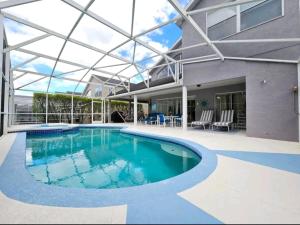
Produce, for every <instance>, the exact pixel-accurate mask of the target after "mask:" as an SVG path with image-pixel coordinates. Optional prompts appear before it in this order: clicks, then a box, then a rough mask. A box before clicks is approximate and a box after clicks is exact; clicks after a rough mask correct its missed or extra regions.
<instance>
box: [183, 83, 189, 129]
mask: <svg viewBox="0 0 300 225" xmlns="http://www.w3.org/2000/svg"><path fill="white" fill-rule="evenodd" d="M187 96H188V93H187V87H186V86H183V87H182V128H183V130H187V122H188V118H187V117H188V109H187V108H188V99H187Z"/></svg>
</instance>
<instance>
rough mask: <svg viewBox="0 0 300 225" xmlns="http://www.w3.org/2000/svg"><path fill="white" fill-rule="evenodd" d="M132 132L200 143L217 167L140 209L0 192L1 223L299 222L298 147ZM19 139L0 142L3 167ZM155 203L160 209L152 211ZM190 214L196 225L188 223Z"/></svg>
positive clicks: (233, 137)
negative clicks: (65, 204) (49, 201)
mask: <svg viewBox="0 0 300 225" xmlns="http://www.w3.org/2000/svg"><path fill="white" fill-rule="evenodd" d="M24 128H26V127H15V128H14V129H24ZM128 129H129V130H131V131H140V132H144V133H150V134H159V135H167V136H170V137H175V138H183V139H186V140H191V141H193V142H196V143H199V144H201V145H203V146H204V147H207V148H208V149H210V150H211V151H213V152H215V153H216V154H217V157H218V165H217V168H216V170H215V171H214V172H213V173H212V174H211V175H210V176H209V177H208V178H207V179H205V180H204V181H202V182H200V183H198V184H196V185H195V186H193V187H191V188H190V189H187V190H184V191H183V192H181V193H178V194H177V197H178V198H173V197H172V198H171V197H169V196H166V197H165V198H164V199H155V198H151V196H149V197H148V196H147V197H145V199H144V201H143V202H140V203H139V204H131V205H120V206H114V207H103V208H88V209H84V208H82V209H78V208H76V209H75V208H60V207H48V206H39V205H30V204H25V203H22V202H18V201H15V200H12V199H10V198H8V197H7V196H5V195H4V194H3V193H2V192H0V212H1V214H0V223H74V222H75V223H106V224H108V223H122V224H123V223H126V222H127V223H133V222H135V223H147V222H148V223H158V222H160V223H168V222H174V221H181V223H183V222H185V223H217V222H220V223H278V224H280V223H300V204H299V202H300V188H299V187H300V144H299V143H294V142H283V141H276V140H266V139H258V138H250V137H246V135H245V133H244V132H230V133H226V132H225V133H223V132H212V131H201V130H188V131H182V129H180V128H163V127H156V126H143V125H141V126H138V127H134V126H131V125H129V128H128ZM15 136H16V135H15V134H9V135H7V136H4V137H2V138H1V139H0V146H1V148H0V149H1V150H0V165H2V163H3V162H4V160H5V157H6V155H7V153H8V150H9V149H10V146H11V145H12V144H13V143H14V139H15ZM0 182H1V178H0ZM96 201H97V200H96ZM99 201H101V199H100V200H99ZM155 203H156V204H157V207H155V208H152V207H153V204H155ZM170 203H171V204H172V207H171V208H168V207H170V206H169V204H170ZM144 208H146V209H147V210H144ZM49 215H51V216H49ZM191 215H193V216H195V215H196V217H197V219H198V222H197V221H195V220H190V217H191ZM179 217H180V220H177V219H178V218H179Z"/></svg>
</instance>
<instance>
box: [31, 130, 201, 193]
mask: <svg viewBox="0 0 300 225" xmlns="http://www.w3.org/2000/svg"><path fill="white" fill-rule="evenodd" d="M200 160H201V159H200V158H199V157H198V156H197V155H196V154H195V153H193V152H191V151H190V150H188V149H186V148H184V147H182V146H180V145H176V144H173V143H169V142H164V141H158V140H154V139H150V138H143V137H138V136H133V135H128V134H122V133H120V132H119V130H115V129H102V128H95V129H91V128H82V129H79V130H77V131H71V132H66V133H64V134H47V135H45V134H43V135H28V136H27V149H26V166H27V169H28V171H29V172H30V173H31V174H32V175H33V177H34V178H35V179H36V180H38V181H41V182H44V183H46V184H51V185H58V186H63V187H78V188H99V189H111V188H121V187H130V186H137V185H143V184H147V183H153V182H157V181H161V180H165V179H167V178H170V177H173V176H176V175H179V174H181V173H184V172H186V171H188V170H190V169H191V168H193V167H194V166H196V165H197V164H198V163H199V162H200Z"/></svg>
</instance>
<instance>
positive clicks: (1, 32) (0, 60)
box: [0, 14, 5, 126]
mask: <svg viewBox="0 0 300 225" xmlns="http://www.w3.org/2000/svg"><path fill="white" fill-rule="evenodd" d="M0 40H1V41H0V51H1V52H3V47H4V46H3V40H4V23H3V16H2V14H0ZM3 55H4V54H2V53H1V54H0V73H1V76H0V125H1V126H2V125H3V124H2V112H4V110H3V109H2V106H1V105H2V104H1V102H2V101H3V100H2V99H3V98H4V96H2V81H3V79H2V72H3V69H4V68H3V67H2V66H3V60H4V58H3ZM4 92H5V90H4ZM3 116H4V115H3Z"/></svg>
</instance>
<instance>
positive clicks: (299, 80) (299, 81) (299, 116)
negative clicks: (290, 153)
mask: <svg viewBox="0 0 300 225" xmlns="http://www.w3.org/2000/svg"><path fill="white" fill-rule="evenodd" d="M298 136H299V142H300V61H299V63H298Z"/></svg>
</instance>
